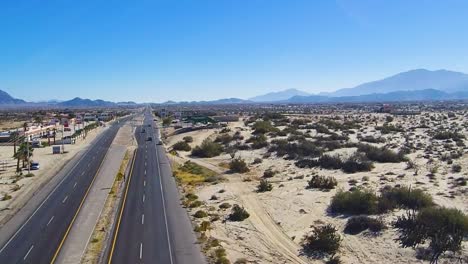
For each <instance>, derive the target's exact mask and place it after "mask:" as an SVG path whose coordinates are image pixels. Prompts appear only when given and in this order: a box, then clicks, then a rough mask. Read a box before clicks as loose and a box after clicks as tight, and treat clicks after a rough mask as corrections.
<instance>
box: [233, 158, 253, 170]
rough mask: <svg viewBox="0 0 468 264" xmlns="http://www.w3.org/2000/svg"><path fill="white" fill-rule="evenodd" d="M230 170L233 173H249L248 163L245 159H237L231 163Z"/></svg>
mask: <svg viewBox="0 0 468 264" xmlns="http://www.w3.org/2000/svg"><path fill="white" fill-rule="evenodd" d="M229 169H230V170H231V172H233V173H246V172H248V171H249V168H248V167H247V163H245V161H244V160H243V159H240V158H236V159H233V160H231V162H230V163H229Z"/></svg>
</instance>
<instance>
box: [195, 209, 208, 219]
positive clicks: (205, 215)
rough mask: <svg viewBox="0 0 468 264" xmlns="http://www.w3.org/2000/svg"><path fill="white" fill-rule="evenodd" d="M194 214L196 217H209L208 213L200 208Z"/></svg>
mask: <svg viewBox="0 0 468 264" xmlns="http://www.w3.org/2000/svg"><path fill="white" fill-rule="evenodd" d="M193 216H194V217H196V218H203V217H207V216H208V214H207V213H206V212H205V211H203V210H198V211H196V212H195V214H193Z"/></svg>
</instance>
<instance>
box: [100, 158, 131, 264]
mask: <svg viewBox="0 0 468 264" xmlns="http://www.w3.org/2000/svg"><path fill="white" fill-rule="evenodd" d="M136 156H137V152H135V156H134V157H133V161H132V167H131V168H130V176H129V177H128V182H127V187H126V188H125V194H124V197H123V203H122V208H120V213H119V219H118V220H117V226H116V227H115V233H114V238H113V239H112V247H111V250H110V253H109V260H108V262H107V263H108V264H110V263H111V262H112V256H113V255H114V249H115V243H116V242H117V235H118V234H119V228H120V222H121V221H122V215H123V211H124V209H125V203H126V202H127V194H128V189H129V187H130V182H131V180H132V176H133V166H134V165H135V160H136Z"/></svg>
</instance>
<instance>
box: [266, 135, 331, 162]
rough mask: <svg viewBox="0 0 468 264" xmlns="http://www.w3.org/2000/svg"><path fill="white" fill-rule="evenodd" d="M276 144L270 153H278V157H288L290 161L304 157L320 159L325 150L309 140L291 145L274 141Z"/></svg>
mask: <svg viewBox="0 0 468 264" xmlns="http://www.w3.org/2000/svg"><path fill="white" fill-rule="evenodd" d="M272 143H273V144H274V145H273V146H271V147H270V148H269V150H268V151H269V152H276V155H277V156H278V157H283V156H285V155H287V157H288V158H290V159H297V158H303V157H318V156H320V155H321V154H322V152H323V150H322V149H321V148H320V147H319V146H318V145H317V144H316V143H315V142H312V141H309V140H301V141H299V142H298V143H291V142H288V141H287V140H273V141H272Z"/></svg>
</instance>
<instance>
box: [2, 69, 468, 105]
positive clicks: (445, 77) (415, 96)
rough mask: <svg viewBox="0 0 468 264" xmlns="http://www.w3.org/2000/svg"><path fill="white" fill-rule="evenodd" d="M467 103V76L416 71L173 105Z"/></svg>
mask: <svg viewBox="0 0 468 264" xmlns="http://www.w3.org/2000/svg"><path fill="white" fill-rule="evenodd" d="M460 99H463V100H465V99H468V75H467V74H464V73H461V72H454V71H448V70H436V71H430V70H426V69H416V70H410V71H407V72H402V73H399V74H396V75H393V76H390V77H388V78H384V79H381V80H377V81H373V82H367V83H363V84H360V85H358V86H355V87H352V88H343V89H339V90H337V91H334V92H327V93H320V94H310V93H307V92H304V91H300V90H297V89H287V90H284V91H279V92H271V93H267V94H264V95H259V96H255V97H252V98H249V99H248V100H244V99H239V98H225V99H219V100H214V101H192V102H188V101H185V102H174V101H167V102H165V103H162V104H163V105H170V104H187V105H190V104H197V105H207V104H251V103H327V102H392V101H428V100H460ZM135 105H137V103H135V102H131V101H129V102H117V103H115V102H110V101H104V100H100V99H98V100H91V99H83V98H79V97H76V98H73V99H71V100H68V101H58V100H49V101H42V102H36V103H34V102H26V101H24V100H21V99H16V98H14V97H12V96H11V95H9V94H8V93H6V92H4V91H1V90H0V106H2V107H17V106H24V107H34V106H55V107H64V108H66V107H70V108H77V107H116V106H135Z"/></svg>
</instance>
